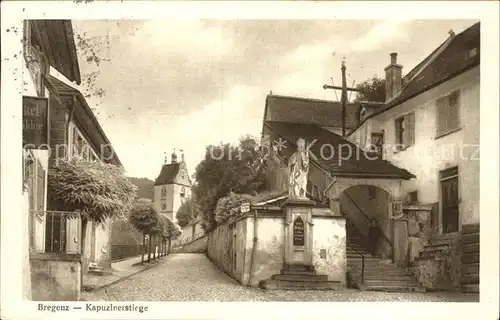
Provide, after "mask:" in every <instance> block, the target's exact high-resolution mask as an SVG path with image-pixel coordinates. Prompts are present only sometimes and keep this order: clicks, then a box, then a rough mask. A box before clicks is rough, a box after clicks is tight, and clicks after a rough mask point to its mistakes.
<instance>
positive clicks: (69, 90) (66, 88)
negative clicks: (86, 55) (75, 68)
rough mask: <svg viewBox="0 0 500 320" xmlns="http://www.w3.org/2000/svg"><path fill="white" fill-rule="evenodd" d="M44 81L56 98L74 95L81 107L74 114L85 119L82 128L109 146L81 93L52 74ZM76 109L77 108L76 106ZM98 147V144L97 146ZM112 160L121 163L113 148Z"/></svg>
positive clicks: (45, 77)
mask: <svg viewBox="0 0 500 320" xmlns="http://www.w3.org/2000/svg"><path fill="white" fill-rule="evenodd" d="M44 80H45V83H46V85H47V87H48V88H49V91H51V93H52V94H55V95H56V97H57V99H59V98H60V96H65V95H66V96H75V97H77V99H78V100H79V101H80V103H79V104H77V106H80V107H81V111H82V112H81V113H80V112H75V114H76V115H82V116H83V115H84V116H83V117H84V118H85V119H87V121H89V122H86V123H85V125H84V128H82V129H83V130H85V131H88V132H89V133H96V134H93V135H92V136H93V137H94V140H98V141H101V144H103V145H107V146H111V142H110V141H109V139H108V137H107V136H106V134H105V133H104V130H103V129H102V127H101V125H100V124H99V121H98V120H97V118H96V116H95V114H94V112H92V109H91V108H90V106H89V105H88V103H87V100H86V99H85V97H84V96H83V94H82V93H81V92H80V91H79V90H77V89H75V88H73V87H71V86H70V85H67V84H66V83H64V82H62V81H61V80H59V79H57V78H56V77H54V76H52V75H50V74H49V75H45V76H44ZM76 109H77V111H78V108H76ZM92 127H93V128H95V130H94V131H93V132H90V131H89V129H90V128H92ZM98 144H99V143H98ZM98 149H99V146H98ZM113 161H114V163H115V164H116V165H119V166H121V165H122V163H121V162H120V159H119V158H118V155H117V154H116V152H115V151H114V150H113Z"/></svg>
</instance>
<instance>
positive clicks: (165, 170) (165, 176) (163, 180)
mask: <svg viewBox="0 0 500 320" xmlns="http://www.w3.org/2000/svg"><path fill="white" fill-rule="evenodd" d="M179 168H180V166H179V163H169V164H164V165H163V167H162V168H161V171H160V174H159V175H158V178H156V181H155V186H160V185H164V184H172V183H174V180H175V177H176V176H177V173H179Z"/></svg>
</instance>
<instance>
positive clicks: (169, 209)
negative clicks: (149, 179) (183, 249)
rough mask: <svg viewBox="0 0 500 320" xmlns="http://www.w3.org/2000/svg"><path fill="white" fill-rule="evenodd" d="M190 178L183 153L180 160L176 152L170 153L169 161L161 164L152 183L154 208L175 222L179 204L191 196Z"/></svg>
mask: <svg viewBox="0 0 500 320" xmlns="http://www.w3.org/2000/svg"><path fill="white" fill-rule="evenodd" d="M191 186H192V183H191V179H190V178H189V173H188V171H187V167H186V162H185V161H184V155H182V156H181V159H180V161H178V159H177V154H176V153H175V152H174V153H172V154H171V162H170V163H167V159H166V158H165V163H164V164H163V166H162V168H161V171H160V174H159V175H158V177H157V178H156V180H155V183H154V201H153V202H154V204H155V207H156V210H157V211H158V212H159V213H160V214H162V215H165V216H167V217H169V218H170V219H172V221H174V222H177V220H176V214H177V211H178V210H179V207H180V206H181V204H182V203H183V202H184V201H185V200H186V199H188V198H189V197H191Z"/></svg>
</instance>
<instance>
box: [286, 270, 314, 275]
mask: <svg viewBox="0 0 500 320" xmlns="http://www.w3.org/2000/svg"><path fill="white" fill-rule="evenodd" d="M281 274H283V275H285V274H286V275H299V276H300V275H305V276H315V275H316V272H315V271H311V270H281Z"/></svg>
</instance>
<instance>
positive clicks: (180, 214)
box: [175, 195, 198, 228]
mask: <svg viewBox="0 0 500 320" xmlns="http://www.w3.org/2000/svg"><path fill="white" fill-rule="evenodd" d="M197 216H198V204H197V202H196V198H195V195H192V196H191V197H190V198H188V199H186V201H184V202H183V203H182V204H181V206H180V207H179V209H178V210H177V214H176V215H175V217H176V219H177V222H178V223H179V226H180V227H181V228H184V227H185V226H186V225H188V224H189V223H190V222H191V221H193V220H194V219H195V218H196V217H197Z"/></svg>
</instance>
